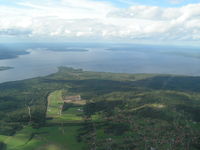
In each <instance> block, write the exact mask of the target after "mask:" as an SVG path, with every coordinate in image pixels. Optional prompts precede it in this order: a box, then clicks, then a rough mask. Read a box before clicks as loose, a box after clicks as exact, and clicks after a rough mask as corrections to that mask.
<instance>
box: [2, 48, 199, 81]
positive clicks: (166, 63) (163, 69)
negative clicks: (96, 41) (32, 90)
mask: <svg viewBox="0 0 200 150" xmlns="http://www.w3.org/2000/svg"><path fill="white" fill-rule="evenodd" d="M84 49H87V50H88V51H72V50H70V51H64V50H62V51H56V50H55V49H54V50H44V49H29V50H28V51H30V53H29V54H27V55H20V56H19V57H17V58H14V59H4V60H0V66H11V67H14V69H10V70H5V71H0V82H1V83H2V82H6V81H14V80H21V79H27V78H32V77H38V76H45V75H48V74H51V73H54V72H56V71H57V68H58V67H59V66H67V67H74V68H82V69H84V70H89V71H97V72H117V73H158V74H179V75H194V76H199V75H200V59H198V58H195V57H189V56H185V55H178V54H177V53H175V52H173V53H168V52H169V51H167V50H164V51H162V52H161V51H158V50H152V49H151V50H148V51H147V50H144V49H145V48H143V50H138V49H136V48H129V49H128V50H127V49H126V48H123V47H121V48H120V49H118V48H112V49H111V50H108V48H102V47H101V48H99V47H97V48H94V47H92V48H84Z"/></svg>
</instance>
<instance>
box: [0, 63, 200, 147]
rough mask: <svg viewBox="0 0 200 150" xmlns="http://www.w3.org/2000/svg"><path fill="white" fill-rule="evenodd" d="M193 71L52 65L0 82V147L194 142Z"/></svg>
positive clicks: (199, 102) (197, 110)
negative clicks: (54, 68)
mask: <svg viewBox="0 0 200 150" xmlns="http://www.w3.org/2000/svg"><path fill="white" fill-rule="evenodd" d="M199 83H200V77H187V76H170V75H154V74H151V75H148V74H114V73H97V72H88V71H82V70H80V69H72V68H63V67H61V68H59V71H58V72H57V73H55V74H52V75H49V76H46V77H39V78H34V79H28V80H23V81H16V82H8V83H3V84H0V90H1V93H0V124H1V127H0V149H7V150H27V149H28V150H52V149H53V150H92V149H95V150H149V149H156V150H199V149H200V118H199V115H200V84H199Z"/></svg>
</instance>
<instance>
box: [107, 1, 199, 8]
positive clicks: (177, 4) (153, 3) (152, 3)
mask: <svg viewBox="0 0 200 150" xmlns="http://www.w3.org/2000/svg"><path fill="white" fill-rule="evenodd" d="M108 1H110V2H111V3H113V4H115V5H116V6H118V7H129V6H130V5H131V4H142V5H148V6H160V7H180V6H184V5H187V4H195V3H199V2H200V1H199V0H108Z"/></svg>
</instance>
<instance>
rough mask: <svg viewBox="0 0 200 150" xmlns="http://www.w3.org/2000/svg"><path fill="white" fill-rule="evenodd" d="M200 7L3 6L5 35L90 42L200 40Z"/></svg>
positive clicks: (79, 1) (68, 0) (67, 1)
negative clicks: (96, 40)
mask: <svg viewBox="0 0 200 150" xmlns="http://www.w3.org/2000/svg"><path fill="white" fill-rule="evenodd" d="M199 8H200V4H191V5H185V6H182V7H176V8H161V7H156V6H144V5H132V6H130V7H129V8H117V7H115V6H113V5H112V4H111V3H107V2H100V1H92V0H59V1H53V0H46V1H43V2H39V1H37V0H36V1H30V0H26V1H21V2H19V3H18V7H13V6H12V7H11V6H0V35H1V36H2V35H9V36H15V37H17V36H25V37H27V38H30V39H31V38H37V39H40V38H41V37H42V38H45V37H46V38H64V39H66V40H70V39H87V40H91V39H93V40H95V39H98V40H102V41H103V40H104V41H107V40H111V41H115V40H121V41H124V42H126V41H132V40H151V41H152V40H153V41H166V40H167V41H183V40H190V41H199V40H200V36H199V35H200V9H199Z"/></svg>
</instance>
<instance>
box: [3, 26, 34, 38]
mask: <svg viewBox="0 0 200 150" xmlns="http://www.w3.org/2000/svg"><path fill="white" fill-rule="evenodd" d="M31 34H32V31H30V30H27V29H19V28H18V29H14V28H11V29H1V30H0V35H8V36H22V35H23V36H24V35H25V36H28V35H31Z"/></svg>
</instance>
